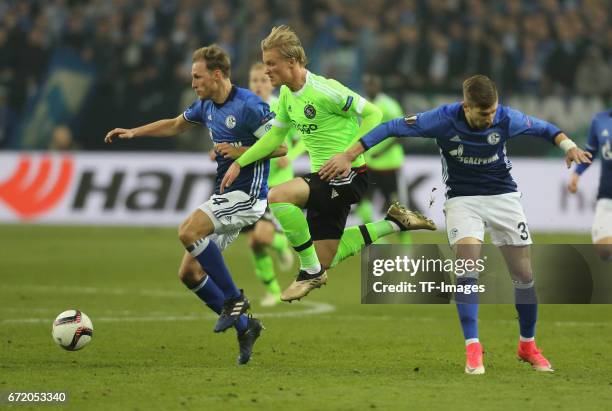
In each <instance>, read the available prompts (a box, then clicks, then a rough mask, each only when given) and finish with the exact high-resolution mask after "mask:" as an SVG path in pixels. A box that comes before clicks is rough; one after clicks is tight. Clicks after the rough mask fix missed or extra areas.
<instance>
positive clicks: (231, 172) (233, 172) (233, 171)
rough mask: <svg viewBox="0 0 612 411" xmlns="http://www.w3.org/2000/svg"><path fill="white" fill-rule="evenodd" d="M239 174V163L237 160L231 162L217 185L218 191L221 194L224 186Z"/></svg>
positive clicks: (229, 184)
mask: <svg viewBox="0 0 612 411" xmlns="http://www.w3.org/2000/svg"><path fill="white" fill-rule="evenodd" d="M239 175H240V164H238V163H237V162H235V161H234V162H233V163H232V165H231V166H229V168H228V169H227V171H226V172H225V175H224V176H223V180H221V185H220V186H219V192H220V193H221V194H223V192H224V191H225V187H229V186H231V185H232V183H233V182H234V181H235V180H236V178H238V176H239Z"/></svg>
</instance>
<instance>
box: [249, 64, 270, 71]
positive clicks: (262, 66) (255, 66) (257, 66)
mask: <svg viewBox="0 0 612 411" xmlns="http://www.w3.org/2000/svg"><path fill="white" fill-rule="evenodd" d="M265 69H266V65H265V64H263V63H262V62H261V61H258V62H256V63H253V64H251V68H250V69H249V72H251V71H255V70H265Z"/></svg>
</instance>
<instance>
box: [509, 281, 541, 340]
mask: <svg viewBox="0 0 612 411" xmlns="http://www.w3.org/2000/svg"><path fill="white" fill-rule="evenodd" d="M514 301H515V303H516V304H515V307H516V311H517V313H518V321H519V328H520V332H521V337H522V338H523V339H526V338H534V337H535V327H536V322H537V320H538V300H537V296H536V292H535V287H534V284H533V281H532V282H530V283H526V284H523V283H515V284H514Z"/></svg>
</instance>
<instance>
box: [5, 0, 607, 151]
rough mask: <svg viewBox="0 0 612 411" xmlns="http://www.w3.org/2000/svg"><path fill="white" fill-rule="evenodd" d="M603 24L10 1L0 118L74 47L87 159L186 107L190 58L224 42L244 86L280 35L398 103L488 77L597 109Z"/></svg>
mask: <svg viewBox="0 0 612 411" xmlns="http://www.w3.org/2000/svg"><path fill="white" fill-rule="evenodd" d="M611 21H612V3H611V1H610V0H488V1H484V0H427V1H424V0H309V1H305V0H78V1H76V0H47V1H44V2H41V1H40V0H8V1H4V2H1V3H0V87H2V86H4V87H6V91H5V92H4V96H3V97H2V98H3V103H2V104H3V106H2V107H3V108H2V109H3V110H5V113H6V112H9V111H10V112H11V113H14V114H11V116H10V117H11V118H12V119H14V118H16V116H19V115H20V114H22V113H23V111H24V109H25V107H26V106H27V104H28V99H29V98H30V97H32V96H33V95H35V93H36V92H37V90H40V87H41V82H42V81H44V76H45V73H46V72H47V66H48V64H49V62H50V61H51V58H52V56H53V54H54V52H55V51H58V50H60V49H62V48H70V49H73V50H74V51H75V52H76V53H77V54H78V55H79V56H80V58H82V59H83V60H85V61H88V62H91V63H93V64H94V65H95V66H96V68H97V73H96V86H95V90H94V92H93V94H92V95H93V98H92V99H91V100H90V102H89V104H88V106H87V110H86V111H87V113H86V118H85V119H83V121H82V124H87V130H86V132H84V134H87V135H86V136H81V135H80V134H83V133H80V130H79V129H78V128H75V130H74V131H75V133H77V134H76V135H77V136H78V139H79V141H80V142H82V145H83V148H101V147H102V145H101V144H99V143H97V140H99V139H100V136H101V135H102V134H103V133H104V132H105V131H106V130H105V123H106V119H107V118H109V117H120V118H124V119H126V120H127V121H125V124H129V121H135V123H142V122H146V121H148V120H149V119H153V118H159V117H160V116H164V115H173V114H175V113H176V112H177V111H180V110H182V109H184V107H182V106H181V105H180V101H181V96H182V95H183V92H184V91H185V90H187V92H188V93H189V87H190V82H191V79H190V70H191V52H192V51H193V49H195V48H198V47H201V46H202V45H205V44H211V43H213V42H216V43H218V44H220V45H221V46H222V47H224V48H225V49H226V50H227V51H228V52H229V53H230V55H231V57H232V60H233V61H232V70H233V78H235V80H236V83H237V84H246V79H247V71H248V67H249V66H250V64H251V63H252V62H253V61H257V60H260V59H261V51H260V40H261V39H262V38H264V37H265V36H266V35H267V33H268V32H269V30H270V28H271V27H272V26H274V25H278V24H290V25H292V26H293V27H294V28H295V29H296V30H297V32H298V33H299V35H300V38H301V39H302V41H303V44H304V46H305V48H306V50H307V53H308V55H309V57H310V60H311V61H310V65H309V67H310V68H311V69H312V70H314V71H316V72H320V73H321V74H323V75H327V76H330V77H334V78H336V79H337V80H339V81H341V82H343V83H345V84H347V85H348V86H356V85H357V84H358V79H359V78H360V77H361V74H362V72H363V71H364V70H366V69H367V70H373V71H375V72H376V73H377V74H379V75H381V76H382V78H383V82H384V87H385V89H388V90H389V91H390V92H391V93H393V94H394V95H398V96H399V95H401V94H403V93H405V92H420V93H429V92H432V93H435V92H442V93H451V94H460V92H461V82H462V80H463V78H465V76H467V75H472V74H475V73H484V74H488V75H489V76H490V77H492V78H493V80H495V81H496V83H497V85H498V88H499V89H500V93H501V94H503V95H507V93H509V92H521V93H533V94H539V95H546V94H549V93H556V94H561V95H570V94H571V92H572V91H574V90H576V89H577V91H578V92H579V93H581V94H585V95H597V96H602V97H604V98H605V97H609V96H610V95H611V94H612V91H610V87H612V86H610V85H609V82H610V81H611V80H610V78H611V77H612V76H611V75H610V67H612V28H611V27H610V22H611ZM585 50H589V51H588V53H586V55H585ZM583 56H584V58H583ZM6 110H8V111H6ZM13 121H14V120H13ZM122 121H123V120H122ZM160 147H166V146H160Z"/></svg>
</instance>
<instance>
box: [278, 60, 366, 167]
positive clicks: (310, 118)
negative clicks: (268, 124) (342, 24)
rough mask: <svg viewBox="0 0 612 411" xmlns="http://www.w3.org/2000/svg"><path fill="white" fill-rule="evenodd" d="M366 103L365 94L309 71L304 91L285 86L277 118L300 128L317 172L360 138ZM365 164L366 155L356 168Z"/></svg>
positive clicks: (299, 131) (358, 160)
mask: <svg viewBox="0 0 612 411" xmlns="http://www.w3.org/2000/svg"><path fill="white" fill-rule="evenodd" d="M365 104H366V100H365V99H364V98H363V97H361V96H360V95H359V94H357V93H355V92H353V91H351V90H350V89H348V88H347V87H345V86H343V85H342V84H340V83H339V82H338V81H336V80H331V79H327V78H325V77H322V76H318V75H316V74H313V73H311V72H310V71H308V72H307V74H306V82H305V84H304V86H303V87H302V88H301V89H300V90H298V91H296V92H292V91H291V90H290V89H289V88H288V87H287V86H282V87H281V89H280V94H279V101H278V105H277V107H276V110H275V112H276V119H275V120H276V124H278V125H279V126H281V127H292V128H293V129H295V130H297V132H298V134H299V135H300V138H301V140H302V141H303V142H304V145H305V146H306V151H307V152H308V154H309V156H310V164H311V166H310V167H311V171H312V172H317V171H319V169H320V168H321V167H322V166H323V164H324V163H325V162H326V161H327V160H329V159H330V158H331V157H332V156H334V155H335V154H338V153H341V152H343V151H344V150H345V149H346V148H347V147H348V146H349V145H350V144H351V143H352V142H353V140H354V139H355V138H356V136H357V131H358V130H359V122H358V117H359V115H360V114H361V112H362V110H363V107H364V106H365ZM363 164H365V159H364V157H363V155H360V156H359V157H357V158H356V159H355V161H353V167H359V166H361V165H363Z"/></svg>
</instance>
